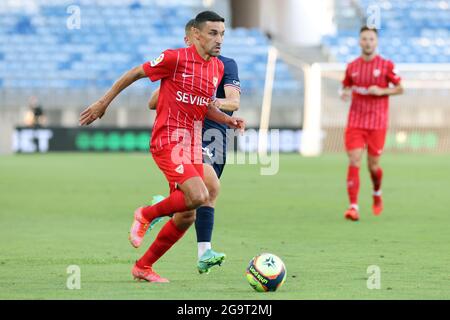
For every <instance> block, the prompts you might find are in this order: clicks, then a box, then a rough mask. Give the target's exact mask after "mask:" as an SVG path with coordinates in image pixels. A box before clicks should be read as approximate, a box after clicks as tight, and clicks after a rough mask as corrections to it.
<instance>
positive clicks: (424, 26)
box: [0, 0, 450, 155]
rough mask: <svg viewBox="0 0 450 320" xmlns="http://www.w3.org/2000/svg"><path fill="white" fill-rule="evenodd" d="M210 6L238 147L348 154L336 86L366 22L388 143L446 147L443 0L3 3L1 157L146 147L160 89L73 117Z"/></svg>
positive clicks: (448, 19) (144, 86)
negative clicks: (239, 134)
mask: <svg viewBox="0 0 450 320" xmlns="http://www.w3.org/2000/svg"><path fill="white" fill-rule="evenodd" d="M206 9H208V10H214V11H217V12H218V13H219V14H221V15H222V16H224V17H225V19H226V25H227V31H226V36H225V42H224V46H223V52H222V54H223V55H225V56H228V57H231V58H233V59H235V60H236V62H237V64H238V66H239V76H240V79H241V85H242V100H241V108H240V110H239V115H240V116H242V117H244V118H245V119H246V120H247V122H248V125H249V127H250V128H254V129H255V130H254V131H251V130H250V131H249V133H248V135H249V136H250V138H247V139H245V140H243V141H241V142H240V143H239V142H238V143H237V146H236V148H237V149H239V150H241V151H244V150H248V151H255V150H256V148H257V137H258V131H257V130H258V129H259V128H263V129H267V128H276V129H282V132H281V141H280V148H281V150H282V151H283V152H300V153H302V154H304V155H319V154H321V153H330V152H341V151H343V142H342V138H343V137H342V136H343V135H342V132H343V128H344V125H345V121H346V117H347V112H348V107H349V104H348V103H345V102H342V101H340V99H339V96H338V90H339V87H340V81H341V80H342V78H343V71H344V69H345V64H346V63H348V62H349V61H351V60H352V59H354V58H355V57H357V56H358V55H359V52H360V49H359V46H358V32H359V28H360V27H361V26H362V25H364V24H366V23H367V22H371V23H375V24H376V25H377V26H379V29H380V36H379V51H380V53H381V54H382V55H383V56H385V57H387V58H390V59H392V60H393V61H394V63H395V64H396V66H397V69H398V71H399V73H400V75H401V76H402V78H403V80H404V81H403V85H404V87H405V94H404V95H402V96H399V97H393V98H391V99H390V100H391V103H390V104H391V109H390V110H391V111H390V115H391V117H390V128H391V130H390V131H389V135H388V140H387V149H388V150H391V151H393V152H394V151H395V152H431V153H435V152H440V153H441V152H450V94H449V92H450V1H448V0H380V1H374V0H372V1H368V0H321V1H306V0H278V1H267V0H246V1H238V0H216V1H214V0H209V1H208V0H188V1H186V0H183V1H181V0H108V1H107V0H89V1H87V0H78V1H77V0H1V1H0V154H10V153H14V152H21V153H33V152H51V151H105V152H108V151H143V152H144V151H147V150H148V137H149V131H150V130H149V128H150V127H151V125H152V123H153V118H154V113H153V112H150V111H149V110H148V109H147V101H148V98H149V97H150V94H151V92H152V91H153V90H154V89H155V88H157V87H158V86H159V83H151V82H150V81H148V80H146V79H143V80H140V81H138V82H136V83H135V84H133V85H132V86H131V87H130V88H128V89H127V90H125V91H124V92H123V93H122V94H121V95H120V96H119V98H118V99H117V100H115V101H114V102H113V104H112V106H111V107H110V109H109V110H108V113H107V114H106V115H105V117H103V119H102V120H101V121H100V122H97V123H95V124H94V126H93V127H92V128H83V129H82V128H79V127H77V122H78V115H79V113H80V112H81V110H83V109H84V108H85V107H87V106H88V105H89V104H90V103H92V102H94V101H95V100H96V99H98V98H99V97H100V96H101V95H102V94H103V93H104V92H105V91H106V90H107V89H108V88H109V87H110V86H111V85H112V84H113V82H114V81H115V80H116V79H117V78H118V77H119V76H120V75H121V74H122V73H123V72H125V71H126V70H128V69H130V68H132V67H133V66H136V65H139V64H142V63H143V62H145V61H148V60H152V59H154V58H155V57H157V56H159V54H160V52H161V51H163V50H165V49H167V48H177V47H182V46H184V43H183V35H184V25H185V23H186V22H187V21H188V20H189V19H191V18H193V17H194V16H195V15H196V14H197V13H198V12H200V11H203V10H206ZM269 53H270V54H269ZM264 119H268V121H265V120H264Z"/></svg>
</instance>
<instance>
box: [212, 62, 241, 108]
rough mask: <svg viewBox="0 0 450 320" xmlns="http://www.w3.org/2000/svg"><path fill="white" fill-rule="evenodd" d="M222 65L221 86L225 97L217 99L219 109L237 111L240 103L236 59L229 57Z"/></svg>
mask: <svg viewBox="0 0 450 320" xmlns="http://www.w3.org/2000/svg"><path fill="white" fill-rule="evenodd" d="M225 63H226V65H224V74H223V88H224V91H225V98H224V99H222V98H219V99H217V102H218V103H219V109H220V110H223V111H237V110H239V107H240V103H241V82H240V80H239V72H238V66H237V63H236V61H234V60H233V59H229V60H227V61H226V62H225Z"/></svg>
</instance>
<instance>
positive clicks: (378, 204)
mask: <svg viewBox="0 0 450 320" xmlns="http://www.w3.org/2000/svg"><path fill="white" fill-rule="evenodd" d="M372 211H373V214H374V215H376V216H379V215H380V214H381V212H382V211H383V199H382V198H381V195H379V196H376V195H374V196H373V206H372Z"/></svg>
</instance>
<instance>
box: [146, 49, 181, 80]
mask: <svg viewBox="0 0 450 320" xmlns="http://www.w3.org/2000/svg"><path fill="white" fill-rule="evenodd" d="M176 61H177V52H176V51H175V50H166V51H164V52H163V53H161V55H160V56H159V57H158V58H156V59H154V60H152V61H147V62H145V63H144V64H143V65H142V67H143V68H144V72H145V74H146V75H147V77H149V78H150V80H151V81H158V80H161V79H164V78H166V77H169V76H171V75H172V74H173V72H174V71H175V66H176Z"/></svg>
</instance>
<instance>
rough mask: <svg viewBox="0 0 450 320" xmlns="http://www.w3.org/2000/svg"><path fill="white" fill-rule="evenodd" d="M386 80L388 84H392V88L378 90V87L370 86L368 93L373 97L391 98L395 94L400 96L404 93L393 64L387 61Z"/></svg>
mask: <svg viewBox="0 0 450 320" xmlns="http://www.w3.org/2000/svg"><path fill="white" fill-rule="evenodd" d="M386 77H387V80H388V82H389V83H392V84H393V86H390V87H387V88H380V87H378V86H370V87H369V88H368V89H367V90H368V93H369V94H371V95H375V96H393V95H397V94H402V93H403V92H404V89H403V86H402V84H401V80H402V79H401V78H400V76H399V75H397V72H396V71H395V67H394V64H393V63H392V62H390V61H389V63H388V72H387V75H386Z"/></svg>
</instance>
